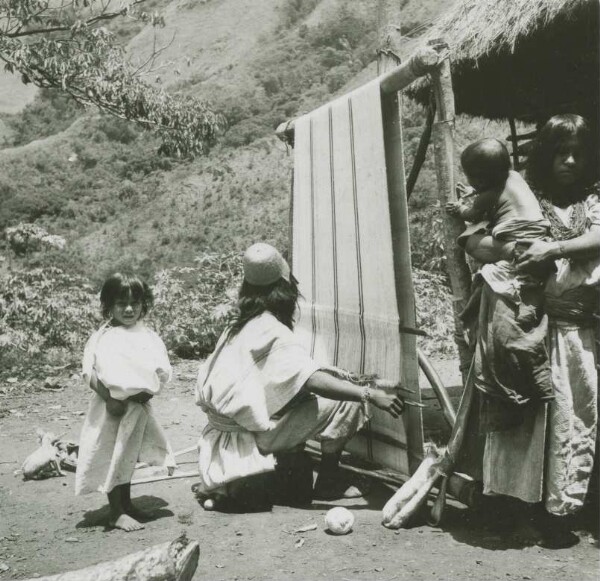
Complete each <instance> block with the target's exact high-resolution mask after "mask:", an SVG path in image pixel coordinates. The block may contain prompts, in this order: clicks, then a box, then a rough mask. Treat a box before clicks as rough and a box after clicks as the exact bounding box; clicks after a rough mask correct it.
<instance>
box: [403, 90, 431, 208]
mask: <svg viewBox="0 0 600 581" xmlns="http://www.w3.org/2000/svg"><path fill="white" fill-rule="evenodd" d="M434 120H435V101H433V102H432V103H430V104H429V107H427V119H426V121H425V129H423V133H422V134H421V137H420V139H419V145H418V146H417V152H416V153H415V159H414V160H413V164H412V167H411V168H410V173H409V174H408V178H407V180H406V197H407V198H410V195H411V194H412V193H413V190H414V189H415V185H416V183H417V178H418V177H419V173H420V171H421V168H422V167H423V163H424V162H425V157H426V156H427V149H428V148H429V143H430V141H431V130H432V128H433V121H434Z"/></svg>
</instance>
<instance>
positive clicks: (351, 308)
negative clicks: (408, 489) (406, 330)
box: [292, 80, 410, 474]
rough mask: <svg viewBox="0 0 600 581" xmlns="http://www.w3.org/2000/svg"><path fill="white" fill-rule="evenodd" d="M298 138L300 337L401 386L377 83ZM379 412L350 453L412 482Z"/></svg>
mask: <svg viewBox="0 0 600 581" xmlns="http://www.w3.org/2000/svg"><path fill="white" fill-rule="evenodd" d="M294 135H295V137H294V150H295V157H294V187H293V200H292V204H293V205H292V241H293V244H292V270H293V272H294V274H295V276H296V277H297V278H298V280H299V282H300V292H301V294H302V300H301V302H300V318H299V321H298V323H297V325H296V332H297V334H298V335H299V337H301V339H302V341H303V342H304V344H305V345H306V347H307V348H308V349H309V350H310V353H311V355H312V356H313V357H314V358H315V359H316V361H318V362H319V363H320V364H323V365H334V366H337V367H341V368H343V369H347V370H350V371H353V372H356V373H377V374H378V375H379V376H380V377H384V378H386V379H391V380H395V381H399V380H400V378H401V373H402V358H401V344H400V333H399V325H400V317H399V314H398V306H397V298H396V286H395V278H394V259H393V258H394V257H393V251H392V230H391V224H390V208H389V198H388V182H387V173H386V161H385V147H384V133H383V116H382V107H381V97H380V87H379V82H378V80H375V81H373V82H371V83H369V84H367V85H364V86H363V87H361V88H360V89H358V90H356V91H354V92H352V93H350V94H348V95H345V96H343V97H341V98H339V99H337V100H335V101H333V102H331V103H328V104H326V105H324V106H323V107H320V108H319V109H316V110H315V111H313V112H311V113H309V114H307V115H305V116H303V117H301V118H300V119H298V120H297V121H296V122H295V134H294ZM405 251H406V252H410V249H409V248H406V249H405ZM371 411H372V419H371V420H370V422H369V423H368V425H367V427H366V428H365V429H363V430H362V431H361V433H359V434H358V435H357V436H356V437H355V438H354V439H353V440H352V441H351V442H350V444H349V445H348V446H347V449H349V450H350V451H351V452H353V453H354V454H356V455H357V456H359V457H362V458H364V459H367V460H370V461H374V462H376V463H378V464H382V465H384V466H386V467H388V468H391V469H394V470H397V471H399V472H400V473H402V474H409V467H408V453H407V434H406V429H405V425H404V422H403V421H402V420H401V419H400V420H396V419H393V418H392V417H391V416H390V415H388V414H386V413H384V412H381V411H380V410H377V409H373V410H371Z"/></svg>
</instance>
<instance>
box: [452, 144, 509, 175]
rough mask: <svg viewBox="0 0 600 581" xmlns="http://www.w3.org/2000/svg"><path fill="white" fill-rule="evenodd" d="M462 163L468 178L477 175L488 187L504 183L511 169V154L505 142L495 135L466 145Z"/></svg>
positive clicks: (461, 157)
mask: <svg viewBox="0 0 600 581" xmlns="http://www.w3.org/2000/svg"><path fill="white" fill-rule="evenodd" d="M460 163H461V165H462V168H463V170H464V172H465V174H466V176H467V178H471V177H475V178H477V180H478V181H480V182H482V183H484V184H485V185H486V186H487V187H496V186H501V185H503V184H504V183H505V182H506V180H507V178H508V172H509V170H510V155H509V154H508V149H506V146H505V145H504V143H502V142H501V141H499V140H498V139H494V138H493V137H486V138H485V139H479V140H478V141H474V142H473V143H470V144H469V145H467V147H465V149H464V151H463V152H462V154H461V156H460Z"/></svg>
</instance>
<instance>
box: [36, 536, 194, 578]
mask: <svg viewBox="0 0 600 581" xmlns="http://www.w3.org/2000/svg"><path fill="white" fill-rule="evenodd" d="M199 556H200V545H199V544H198V542H197V541H189V540H188V539H187V537H186V535H185V533H184V534H183V535H181V536H180V537H179V538H177V539H175V540H174V541H171V542H169V543H163V544H162V545H154V546H153V547H150V548H148V549H144V550H143V551H138V552H137V553H132V554H130V555H126V556H125V557H121V558H120V559H116V560H112V561H105V562H103V563H98V565H92V566H91V567H86V568H85V569H78V570H77V571H70V572H68V573H59V574H58V575H50V576H47V577H38V578H37V579H36V581H82V580H85V581H191V579H192V577H193V576H194V573H195V571H196V567H197V566H198V558H199ZM29 581H33V579H30V580H29Z"/></svg>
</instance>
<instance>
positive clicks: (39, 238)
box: [5, 223, 67, 256]
mask: <svg viewBox="0 0 600 581" xmlns="http://www.w3.org/2000/svg"><path fill="white" fill-rule="evenodd" d="M5 237H6V241H7V242H8V246H9V248H10V249H11V250H12V251H13V252H14V253H15V255H17V256H23V255H25V254H29V253H30V252H36V251H39V250H42V249H45V248H47V249H54V250H63V249H64V248H65V246H66V245H67V242H66V240H65V239H64V238H63V237H62V236H57V235H56V234H48V232H46V230H44V229H43V228H41V227H40V226H37V225H36V224H24V223H21V224H17V225H16V226H12V227H11V228H7V229H6V232H5Z"/></svg>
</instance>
